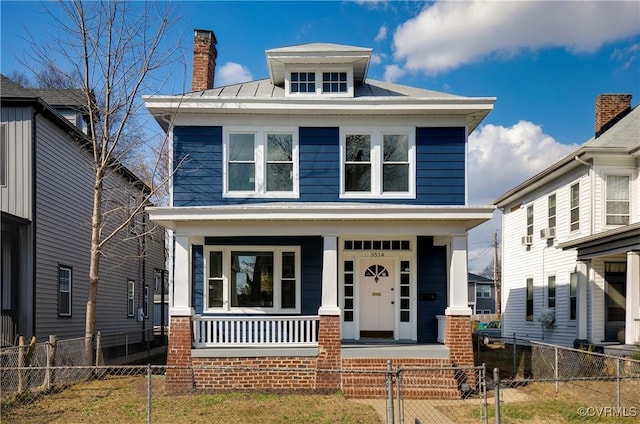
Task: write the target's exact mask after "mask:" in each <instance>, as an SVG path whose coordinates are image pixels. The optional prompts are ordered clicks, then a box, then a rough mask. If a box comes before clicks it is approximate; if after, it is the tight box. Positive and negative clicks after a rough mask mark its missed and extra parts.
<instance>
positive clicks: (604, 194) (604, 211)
mask: <svg viewBox="0 0 640 424" xmlns="http://www.w3.org/2000/svg"><path fill="white" fill-rule="evenodd" d="M609 176H613V177H629V223H631V222H633V211H634V209H633V207H634V206H633V205H634V198H633V197H634V196H633V193H634V192H635V191H634V187H633V174H632V173H630V172H607V173H606V174H604V178H603V181H602V183H603V189H602V226H603V228H618V227H621V226H623V225H625V224H607V217H608V214H607V203H608V198H607V184H608V182H609Z"/></svg>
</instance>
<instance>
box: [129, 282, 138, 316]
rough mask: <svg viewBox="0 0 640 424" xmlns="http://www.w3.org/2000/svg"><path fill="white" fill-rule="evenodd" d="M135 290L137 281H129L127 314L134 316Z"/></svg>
mask: <svg viewBox="0 0 640 424" xmlns="http://www.w3.org/2000/svg"><path fill="white" fill-rule="evenodd" d="M135 290H136V283H135V282H134V281H133V280H129V281H127V316H128V317H132V316H134V314H135V309H134V308H135V303H134V299H135Z"/></svg>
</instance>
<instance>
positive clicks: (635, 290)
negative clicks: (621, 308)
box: [624, 252, 640, 344]
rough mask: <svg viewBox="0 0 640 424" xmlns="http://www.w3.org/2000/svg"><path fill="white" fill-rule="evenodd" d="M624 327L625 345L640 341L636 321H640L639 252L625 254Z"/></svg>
mask: <svg viewBox="0 0 640 424" xmlns="http://www.w3.org/2000/svg"><path fill="white" fill-rule="evenodd" d="M626 310H627V311H626V316H625V326H624V342H625V344H635V343H636V342H638V341H640V334H638V328H637V326H636V320H637V319H640V252H627V304H626Z"/></svg>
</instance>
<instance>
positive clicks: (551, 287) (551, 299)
mask: <svg viewBox="0 0 640 424" xmlns="http://www.w3.org/2000/svg"><path fill="white" fill-rule="evenodd" d="M547 307H548V308H555V307H556V276H555V275H550V276H549V277H547Z"/></svg>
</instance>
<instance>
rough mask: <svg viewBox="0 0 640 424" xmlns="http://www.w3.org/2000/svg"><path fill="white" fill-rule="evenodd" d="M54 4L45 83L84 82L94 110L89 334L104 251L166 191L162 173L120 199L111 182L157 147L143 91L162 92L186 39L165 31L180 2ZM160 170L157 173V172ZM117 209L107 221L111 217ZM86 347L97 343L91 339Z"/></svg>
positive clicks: (39, 57)
mask: <svg viewBox="0 0 640 424" xmlns="http://www.w3.org/2000/svg"><path fill="white" fill-rule="evenodd" d="M49 7H55V13H54V10H50V15H51V16H52V17H53V18H54V19H55V20H56V22H57V26H56V27H55V29H54V32H53V33H52V34H49V36H48V42H47V43H46V44H43V43H37V42H35V40H33V41H34V42H33V43H32V44H33V46H34V53H33V55H34V59H35V60H36V61H35V63H38V66H39V69H44V70H45V71H46V75H48V76H50V77H52V78H53V79H51V80H48V82H46V84H52V85H56V86H60V85H62V86H66V84H69V83H71V82H73V83H74V85H75V87H80V88H81V90H82V93H83V96H84V102H85V107H86V111H87V113H88V123H87V137H88V139H89V142H90V143H91V152H92V167H93V172H94V184H93V206H92V219H91V248H90V264H89V295H88V299H87V307H86V322H85V336H86V339H87V340H88V341H89V340H90V339H91V337H92V336H93V335H94V333H95V330H96V304H97V298H98V287H99V283H100V275H101V268H100V259H101V257H102V255H103V254H104V252H106V251H107V250H108V246H107V245H108V244H109V243H110V242H111V241H113V240H114V239H116V238H127V237H138V236H140V235H141V234H140V231H137V230H136V231H132V227H134V226H135V225H136V222H135V220H134V219H135V217H136V216H137V215H139V213H140V212H141V211H142V210H143V208H144V206H145V205H147V204H148V203H149V201H150V199H151V198H152V197H153V196H155V195H156V193H158V191H159V185H157V183H159V180H158V178H156V177H153V178H147V179H146V182H147V184H149V185H150V187H151V190H144V191H142V195H138V196H134V195H131V196H127V197H126V200H125V201H124V202H123V201H117V200H116V198H117V196H113V195H111V193H110V190H112V189H113V187H110V186H109V185H108V183H107V182H108V177H109V175H110V174H111V173H113V172H114V171H115V170H117V168H119V167H121V166H122V165H121V164H123V163H125V162H126V161H127V159H131V158H132V157H139V156H141V155H142V156H144V154H145V153H144V152H147V154H152V151H150V149H149V147H150V146H149V145H148V143H147V142H148V141H149V140H148V139H146V138H145V137H146V136H145V133H144V131H143V130H142V128H143V126H142V125H141V124H140V123H139V122H138V120H139V117H140V116H141V114H145V115H146V113H145V112H144V110H143V103H142V101H141V99H140V95H141V94H143V93H144V94H149V93H153V92H155V91H156V90H157V87H158V86H159V85H160V83H159V82H158V80H156V79H155V78H156V77H157V76H159V73H158V72H157V71H158V70H160V69H162V68H164V67H166V66H167V65H170V64H173V60H174V59H175V56H176V52H177V47H178V46H179V42H178V41H176V40H172V41H171V42H170V43H169V42H168V41H165V39H166V38H167V33H168V31H169V29H170V28H171V27H172V25H173V24H174V21H175V19H176V18H175V8H174V6H173V5H172V4H171V3H166V2H126V1H117V0H114V1H98V2H83V1H80V0H76V1H72V2H66V1H62V2H59V3H57V4H56V5H55V6H49ZM60 12H62V13H60ZM32 38H33V37H32ZM34 66H35V65H34ZM34 73H35V74H37V73H36V72H34ZM165 75H167V74H165ZM78 79H79V80H78ZM162 160H163V159H162V158H161V156H160V155H159V156H157V158H156V161H155V164H153V165H150V166H148V168H149V169H152V170H156V171H157V170H159V169H161V168H162V167H161V166H160V165H164V164H163V163H161V161H162ZM156 171H150V175H157V173H156ZM165 177H166V178H168V176H167V175H165ZM160 179H162V177H160ZM161 182H164V181H161ZM161 185H162V184H160V186H161ZM138 194H140V191H139V192H138ZM116 212H119V213H116ZM114 217H117V218H116V220H115V221H114V220H111V221H110V224H111V225H109V226H107V225H106V222H107V220H108V219H111V218H114ZM143 231H144V230H143ZM86 348H87V351H88V350H89V349H90V344H89V342H88V343H87V347H86Z"/></svg>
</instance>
